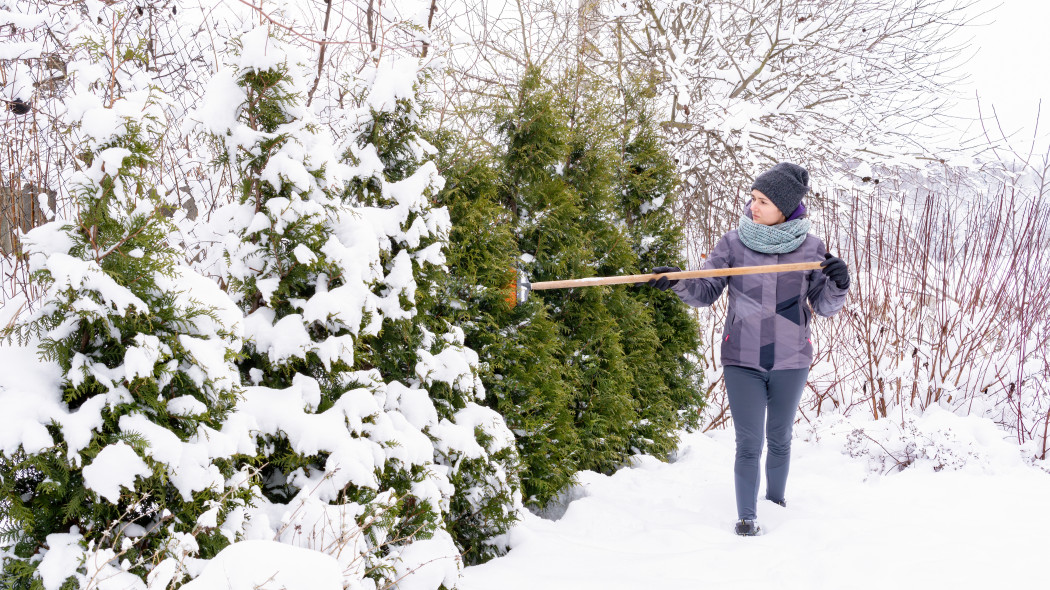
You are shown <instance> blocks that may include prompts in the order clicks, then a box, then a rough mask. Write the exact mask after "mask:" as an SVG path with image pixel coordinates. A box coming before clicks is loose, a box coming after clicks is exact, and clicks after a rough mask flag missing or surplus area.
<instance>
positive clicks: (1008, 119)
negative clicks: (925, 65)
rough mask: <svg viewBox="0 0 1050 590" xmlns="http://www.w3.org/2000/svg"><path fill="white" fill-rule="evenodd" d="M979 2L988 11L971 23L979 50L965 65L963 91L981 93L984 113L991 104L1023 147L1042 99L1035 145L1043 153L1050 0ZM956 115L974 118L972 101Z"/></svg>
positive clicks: (1048, 101) (1049, 117) (1049, 101)
mask: <svg viewBox="0 0 1050 590" xmlns="http://www.w3.org/2000/svg"><path fill="white" fill-rule="evenodd" d="M981 6H982V7H983V8H986V9H989V8H990V9H991V12H990V13H989V14H987V15H985V16H983V17H981V18H980V19H979V20H978V22H979V23H989V24H987V25H986V26H975V27H971V31H970V32H971V33H972V35H973V37H974V45H975V46H976V48H977V49H978V51H977V55H976V56H975V57H974V58H973V60H972V61H971V62H970V63H969V64H968V69H969V71H970V74H971V76H972V78H973V79H972V81H971V83H970V85H969V87H967V88H965V94H966V95H967V96H969V97H973V96H974V95H975V92H976V94H977V95H979V96H980V98H981V109H982V111H983V112H984V113H985V115H986V116H988V115H990V113H991V108H990V106H991V105H994V106H995V109H996V112H997V114H998V115H999V119H1000V121H1001V122H1002V124H1003V129H1004V130H1005V131H1006V132H1007V133H1010V132H1015V131H1016V132H1017V134H1016V136H1015V137H1014V142H1013V143H1014V144H1015V145H1016V147H1018V148H1021V147H1022V143H1023V147H1025V148H1027V146H1028V144H1029V142H1030V140H1031V137H1032V133H1033V131H1034V130H1035V117H1036V110H1037V108H1038V105H1039V99H1040V98H1042V124H1041V125H1039V130H1038V133H1039V136H1040V140H1039V142H1038V145H1039V146H1041V151H1042V152H1044V153H1045V151H1046V149H1047V147H1046V146H1047V145H1048V143H1050V1H1048V0H983V1H982V3H981ZM960 114H962V115H970V116H973V117H976V115H977V105H976V103H975V101H972V100H971V101H968V102H966V103H964V104H962V105H960ZM976 128H977V127H976V126H974V129H971V130H970V131H971V133H972V132H973V131H974V130H975V129H976Z"/></svg>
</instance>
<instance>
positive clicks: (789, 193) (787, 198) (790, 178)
mask: <svg viewBox="0 0 1050 590" xmlns="http://www.w3.org/2000/svg"><path fill="white" fill-rule="evenodd" d="M751 190H757V191H759V192H761V193H762V194H763V195H765V196H767V197H769V200H770V201H773V204H774V205H776V206H777V209H780V212H781V213H783V214H784V217H791V214H792V213H794V212H795V209H798V206H799V203H801V202H802V197H804V196H806V193H808V192H809V172H806V169H805V168H803V167H802V166H799V165H798V164H790V163H788V162H781V163H779V164H777V165H776V166H773V167H772V168H770V169H769V170H767V171H765V172H763V173H762V174H759V175H758V178H756V179H755V183H754V184H752V185H751Z"/></svg>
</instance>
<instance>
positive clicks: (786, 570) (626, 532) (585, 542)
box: [459, 411, 1050, 590]
mask: <svg viewBox="0 0 1050 590" xmlns="http://www.w3.org/2000/svg"><path fill="white" fill-rule="evenodd" d="M880 422H883V423H884V424H879V423H872V422H867V423H857V422H852V423H851V422H845V421H842V420H841V419H838V420H837V422H832V423H828V424H823V425H820V426H818V427H816V428H812V427H804V426H799V427H796V440H795V443H794V445H793V456H792V468H791V469H792V472H791V477H790V479H789V481H788V493H787V500H788V507H787V508H781V507H780V506H777V505H775V504H773V503H771V502H768V501H764V500H760V502H759V507H758V512H759V522H760V524H761V525H762V527H763V529H764V531H763V532H764V534H763V535H762V536H760V537H754V538H742V537H737V536H736V535H734V534H733V532H732V526H733V522H734V520H735V516H736V509H735V504H734V496H733V435H732V431H719V432H715V433H713V434H702V433H691V434H686V435H684V436H683V440H682V445H681V450H680V452H679V454H678V457H677V459H676V461H675V462H673V463H670V464H665V463H661V462H659V461H656V460H655V459H652V458H643V459H641V460H639V461H638V462H637V464H636V465H635V467H633V468H629V469H623V470H621V471H619V472H617V473H616V474H614V475H612V476H603V475H600V474H596V473H591V472H585V473H582V474H581V475H580V478H579V481H580V484H579V486H578V487H577V489H576V492H577V493H576V494H574V495H575V496H576V499H574V500H573V501H571V502H570V503H569V504H568V508H567V510H566V511H565V513H564V515H562V516H561V518H559V519H557V520H551V519H544V518H540V517H538V516H535V515H532V514H527V515H526V517H525V519H524V520H523V521H522V523H521V524H520V525H518V526H517V527H516V528H515V529H514V530H513V531H512V532H511V536H510V542H511V545H512V547H513V548H512V550H511V551H510V553H509V554H508V555H506V556H505V557H502V558H499V559H496V560H494V561H491V562H489V563H487V564H484V565H481V566H476V567H471V568H467V569H466V571H465V572H464V577H463V580H462V581H461V582H460V584H459V588H460V589H461V590H494V589H499V590H516V589H522V590H525V589H528V590H533V589H535V588H544V589H545V590H557V589H563V588H564V589H566V590H569V589H571V590H588V589H592V588H593V589H596V590H597V589H601V590H611V589H620V588H623V589H628V588H630V589H638V588H661V589H662V590H673V589H679V588H681V589H695V588H756V589H758V588H760V589H763V590H766V589H770V588H799V589H805V590H816V589H820V588H829V589H844V588H849V589H853V588H873V589H875V588H877V589H880V590H885V589H889V588H953V589H959V588H1011V587H1019V588H1020V587H1041V586H1042V585H1044V584H1045V583H1046V572H1045V563H1046V562H1045V560H1046V558H1047V551H1048V550H1050V542H1048V538H1047V533H1048V531H1050V502H1048V500H1050V474H1047V473H1046V472H1044V471H1043V470H1041V469H1040V468H1038V467H1033V466H1031V465H1027V464H1025V462H1023V461H1022V460H1021V459H1020V457H1021V454H1020V453H1018V452H1017V451H1018V449H1017V445H1016V444H1014V443H1010V442H1008V441H1003V440H1001V439H1000V438H999V436H998V435H997V434H996V432H995V430H994V427H993V426H992V425H991V423H990V422H988V421H985V420H981V419H978V418H959V417H956V416H953V415H950V414H947V412H939V411H935V412H933V413H931V414H928V415H927V416H923V417H921V418H919V419H918V422H917V424H918V427H919V428H918V429H919V430H921V431H922V432H926V433H929V432H941V433H942V434H943V433H949V434H947V435H946V436H947V437H948V438H949V439H950V440H951V441H952V442H951V449H950V450H949V451H947V452H945V450H944V446H943V445H942V452H941V457H940V458H938V459H935V460H930V459H928V458H924V459H920V460H917V461H916V462H915V463H914V464H913V465H912V466H910V467H908V468H906V469H904V470H902V471H898V470H897V469H895V468H894V469H892V470H891V471H890V473H888V474H883V473H879V472H873V471H872V470H871V466H872V465H873V462H872V461H871V459H870V457H868V456H863V455H862V456H858V457H851V456H850V455H849V454H848V453H847V452H846V450H847V448H848V444H847V439H848V437H849V435H850V433H855V432H856V430H857V428H858V427H860V428H865V429H866V430H868V431H869V432H871V434H872V438H874V439H882V440H886V441H887V442H885V443H883V444H886V446H887V448H888V449H889V450H891V451H894V447H892V446H891V445H890V444H889V442H888V441H889V440H891V439H892V438H893V436H892V434H893V431H894V429H898V427H897V426H895V425H894V423H893V422H892V421H889V420H885V421H880ZM899 432H900V431H899V429H898V430H897V433H898V434H899ZM880 433H881V434H883V435H887V434H889V435H891V436H888V437H885V438H884V437H882V436H880ZM865 440H867V439H865ZM855 448H863V447H855ZM875 448H877V447H875ZM854 454H855V455H856V454H857V453H856V452H854ZM948 455H950V458H954V460H956V464H955V465H949V466H948V467H945V468H943V469H941V470H939V471H935V470H934V465H939V464H943V463H945V461H943V458H944V457H945V456H948ZM949 462H951V461H949ZM958 463H962V465H961V466H960V465H959V464H958Z"/></svg>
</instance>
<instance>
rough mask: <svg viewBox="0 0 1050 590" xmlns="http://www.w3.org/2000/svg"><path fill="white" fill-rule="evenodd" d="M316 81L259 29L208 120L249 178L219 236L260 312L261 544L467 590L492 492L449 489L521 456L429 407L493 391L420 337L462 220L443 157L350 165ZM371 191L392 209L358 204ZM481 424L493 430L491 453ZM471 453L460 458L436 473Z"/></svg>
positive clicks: (235, 427)
mask: <svg viewBox="0 0 1050 590" xmlns="http://www.w3.org/2000/svg"><path fill="white" fill-rule="evenodd" d="M309 73H310V72H309V69H308V66H306V65H305V59H304V58H303V56H301V55H298V54H297V53H296V52H295V51H293V49H292V48H290V47H288V46H287V45H284V44H282V43H280V42H278V41H277V40H275V39H273V38H270V37H268V35H267V32H266V30H265V29H261V28H260V29H256V30H254V31H252V32H250V33H247V34H245V35H243V36H242V37H241V38H240V40H239V48H238V49H237V51H236V52H235V54H234V60H233V63H231V64H230V66H229V67H227V68H226V69H224V70H223V71H221V72H219V73H218V74H217V75H216V76H215V78H214V79H213V80H212V82H211V83H210V85H209V90H208V95H207V97H206V99H205V101H204V106H203V107H202V108H201V109H200V110H199V111H198V112H197V114H196V115H195V116H196V118H198V120H199V121H200V122H201V123H202V124H203V126H204V128H205V129H206V130H207V131H209V132H210V133H211V134H212V135H213V136H214V137H215V138H216V140H217V143H218V145H219V150H220V159H219V163H220V164H221V165H224V166H228V167H229V170H230V171H231V174H232V176H233V177H234V178H235V179H236V183H235V184H236V194H235V198H236V202H235V203H232V204H231V205H229V206H227V207H224V208H223V209H221V210H220V211H218V212H217V215H216V216H215V217H214V218H213V224H214V225H215V227H217V228H220V229H221V232H222V233H223V234H224V236H225V237H224V238H223V243H224V248H225V251H226V269H225V277H226V280H227V282H228V284H229V286H230V290H231V292H232V293H233V295H234V297H235V298H236V300H237V301H238V302H239V304H240V305H241V308H242V309H243V310H244V312H245V313H246V315H247V318H246V329H245V336H246V346H245V355H244V360H243V361H242V362H241V368H242V374H243V376H244V378H245V379H246V380H247V381H248V382H249V383H250V384H251V386H249V387H247V388H246V392H245V401H244V402H243V403H242V404H241V406H240V410H239V411H238V412H237V414H235V416H234V417H233V418H232V419H231V421H230V424H228V429H229V431H230V432H231V433H232V432H234V431H236V432H239V433H242V434H244V433H247V434H248V436H250V437H252V438H254V439H255V441H256V442H257V445H258V451H257V453H258V456H257V457H256V459H254V460H253V462H255V463H257V464H258V465H259V467H260V468H261V469H262V474H263V493H264V495H265V498H263V499H261V500H260V506H261V509H260V510H258V511H256V513H255V515H254V516H255V518H254V525H253V528H252V530H250V531H249V536H250V537H254V536H259V537H266V536H267V535H269V536H275V537H276V538H277V539H279V540H281V541H284V542H287V543H291V544H294V545H298V546H303V547H308V548H312V549H316V550H320V551H324V552H326V553H329V554H331V555H333V556H335V557H336V558H337V560H338V561H339V562H340V564H341V565H342V566H343V568H344V572H345V574H346V576H347V579H350V580H357V581H358V582H360V583H362V584H369V583H378V584H380V585H383V584H388V583H390V582H391V581H392V580H395V579H399V578H401V577H403V576H405V575H421V576H423V577H428V576H429V578H428V579H431V580H438V582H439V583H440V584H442V585H444V586H446V587H452V586H453V585H454V583H455V580H456V577H457V575H458V568H459V567H460V565H459V564H460V558H459V553H460V550H459V549H457V547H456V545H455V543H454V541H453V539H452V537H451V536H450V535H449V532H448V527H447V526H446V521H451V518H452V517H451V516H449V510H450V508H451V506H452V505H453V504H454V502H453V493H454V492H457V493H461V494H464V497H474V498H477V499H478V501H483V500H484V498H485V497H486V494H484V493H481V492H473V490H474V489H475V488H474V487H472V486H466V485H462V486H461V485H456V487H453V485H452V483H450V479H451V480H453V481H455V480H456V478H457V477H458V475H457V474H458V473H459V472H460V471H462V472H464V473H466V472H467V471H469V469H470V467H469V466H471V465H473V463H474V462H475V461H476V460H480V461H482V462H492V461H493V460H492V458H491V457H492V456H494V455H497V454H499V453H500V451H502V450H503V449H506V448H510V449H511V450H513V444H512V436H511V435H510V433H509V431H506V428H505V427H504V428H502V429H500V428H499V427H500V426H501V425H502V421H501V420H499V416H498V415H496V414H494V413H493V414H489V415H484V416H482V415H479V413H478V412H473V413H471V412H466V413H464V414H463V416H462V419H459V414H458V413H452V414H448V413H446V411H445V409H444V405H441V404H438V405H439V407H438V408H436V407H435V405H436V404H435V402H434V401H433V400H432V399H431V394H430V392H429V391H428V389H427V387H430V386H433V388H435V389H440V388H441V387H442V386H443V387H446V388H448V389H449V390H450V391H456V392H464V395H467V394H469V395H475V394H476V393H477V389H478V385H477V383H476V382H475V381H476V380H475V379H474V377H473V368H472V363H473V364H476V357H473V358H472V357H471V351H469V350H465V349H464V347H463V346H462V338H461V337H457V336H456V334H455V332H454V331H451V330H449V331H446V332H441V333H440V334H443V336H431V335H430V333H428V332H426V331H424V330H423V329H422V328H421V327H420V328H418V329H417V330H416V331H415V332H411V331H406V330H404V325H405V324H406V323H408V325H410V326H415V323H413V319H412V318H414V317H416V307H415V306H414V305H413V302H414V301H415V297H416V293H417V283H416V276H415V274H414V271H415V270H418V268H414V265H433V264H440V262H441V257H440V256H441V254H440V249H441V247H442V245H443V243H442V242H441V240H440V239H441V238H442V236H443V234H444V232H447V226H448V220H447V215H442V212H441V211H433V212H431V211H430V208H429V201H428V199H427V194H428V192H429V191H431V190H433V187H435V186H437V185H438V184H439V183H440V176H439V175H438V174H437V169H436V167H435V166H434V164H433V163H427V164H423V165H422V166H420V167H419V169H418V170H417V171H415V172H413V173H410V174H405V175H403V177H401V178H397V179H395V180H391V179H388V178H387V177H386V176H385V170H384V162H383V161H381V160H380V159H379V158H378V157H377V156H376V154H377V150H376V149H375V147H374V146H373V147H367V146H366V147H365V148H363V149H358V150H357V151H356V152H355V153H356V154H357V155H356V156H355V157H353V158H351V160H352V161H350V162H349V163H347V162H343V161H341V158H340V157H337V156H336V154H338V153H340V152H339V150H338V149H336V148H335V145H334V142H333V141H332V139H331V137H329V136H328V135H327V134H326V131H325V130H324V129H322V128H321V127H320V126H319V125H317V124H315V123H314V118H313V115H312V113H311V111H310V110H309V108H307V107H306V106H305V89H306V88H307V87H308V86H307V83H308V81H309V78H308V76H309ZM412 74H414V70H413V71H412ZM403 75H404V74H403V72H399V71H396V70H391V71H385V72H377V73H375V78H374V79H375V82H374V84H375V86H376V88H377V90H376V92H382V89H383V88H384V87H385V86H384V82H383V80H384V78H383V77H384V76H385V80H386V83H387V84H389V83H390V82H391V81H396V80H398V79H399V78H400V77H401V76H403ZM408 88H409V90H411V88H412V84H411V83H410V84H409V86H408ZM367 114H368V111H367V110H365V111H364V113H363V114H362V116H361V117H360V118H358V117H356V116H355V115H354V114H353V113H351V114H349V115H348V116H347V117H345V118H342V119H340V121H344V122H349V123H348V124H347V125H348V126H347V128H346V129H342V130H340V134H344V133H345V141H348V142H350V143H352V144H353V145H355V146H357V145H358V144H357V143H356V137H357V136H358V135H359V134H361V133H362V129H365V128H367V125H366V126H364V127H361V126H360V123H359V121H360V120H370V119H369V118H368V116H367ZM369 145H371V144H369ZM355 149H356V148H355ZM365 185H368V186H371V187H374V188H375V189H376V190H377V191H379V194H380V195H381V197H382V198H381V199H378V198H377V199H376V200H373V201H368V200H365V199H354V198H351V197H350V193H352V192H353V191H354V189H353V187H360V186H365ZM423 241H426V243H423ZM388 333H397V334H407V335H408V337H406V338H405V339H400V338H389V337H387V336H386V334H388ZM431 353H433V354H431ZM428 354H431V356H427V355H428ZM409 363H410V364H409ZM458 395H460V394H459V393H457V394H456V396H458ZM446 397H455V396H446ZM464 407H465V406H464ZM468 419H469V422H468V421H467V420H468ZM464 429H465V430H466V432H464ZM476 429H481V431H483V432H487V433H491V435H490V438H489V439H486V441H485V443H486V444H485V445H479V444H478V443H477V440H476V437H475V430H476ZM455 453H459V454H460V455H458V456H457V458H461V459H462V460H461V461H458V462H453V461H451V460H450V461H444V462H443V463H442V464H439V463H437V462H435V458H436V457H437V458H444V457H451V456H453V455H454V454H455ZM493 465H494V467H493V469H491V470H490V471H493V472H497V473H499V470H498V469H496V467H495V464H493ZM504 475H505V474H504ZM493 479H494V480H496V481H495V482H494V483H493V486H494V487H495V486H498V485H500V484H502V485H503V486H504V487H507V485H506V484H507V481H506V480H503V481H499V480H497V478H495V477H494V478H493ZM464 481H466V480H464ZM484 481H485V482H486V483H488V480H484ZM501 489H502V488H501ZM469 493H474V496H466V495H465V494H469ZM507 506H508V508H505V511H506V512H511V511H512V508H513V503H511V502H510V501H509V498H508V501H507ZM500 532H502V531H500ZM434 569H438V570H439V574H435V573H434V572H433V570H434ZM423 570H430V573H427V574H419V573H418V572H419V571H423ZM365 587H367V586H365Z"/></svg>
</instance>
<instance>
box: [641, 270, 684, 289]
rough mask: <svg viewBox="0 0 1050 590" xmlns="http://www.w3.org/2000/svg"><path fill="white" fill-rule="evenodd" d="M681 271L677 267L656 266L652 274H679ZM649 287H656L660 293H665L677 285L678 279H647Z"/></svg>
mask: <svg viewBox="0 0 1050 590" xmlns="http://www.w3.org/2000/svg"><path fill="white" fill-rule="evenodd" d="M681 270H682V269H680V268H678V267H677V266H658V267H656V268H654V269H653V274H663V273H665V272H681ZM648 284H649V286H650V287H656V288H657V289H659V290H661V291H666V290H668V289H670V288H671V287H673V286H675V285H677V284H678V279H669V278H667V277H656V278H655V279H649V283H648Z"/></svg>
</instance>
